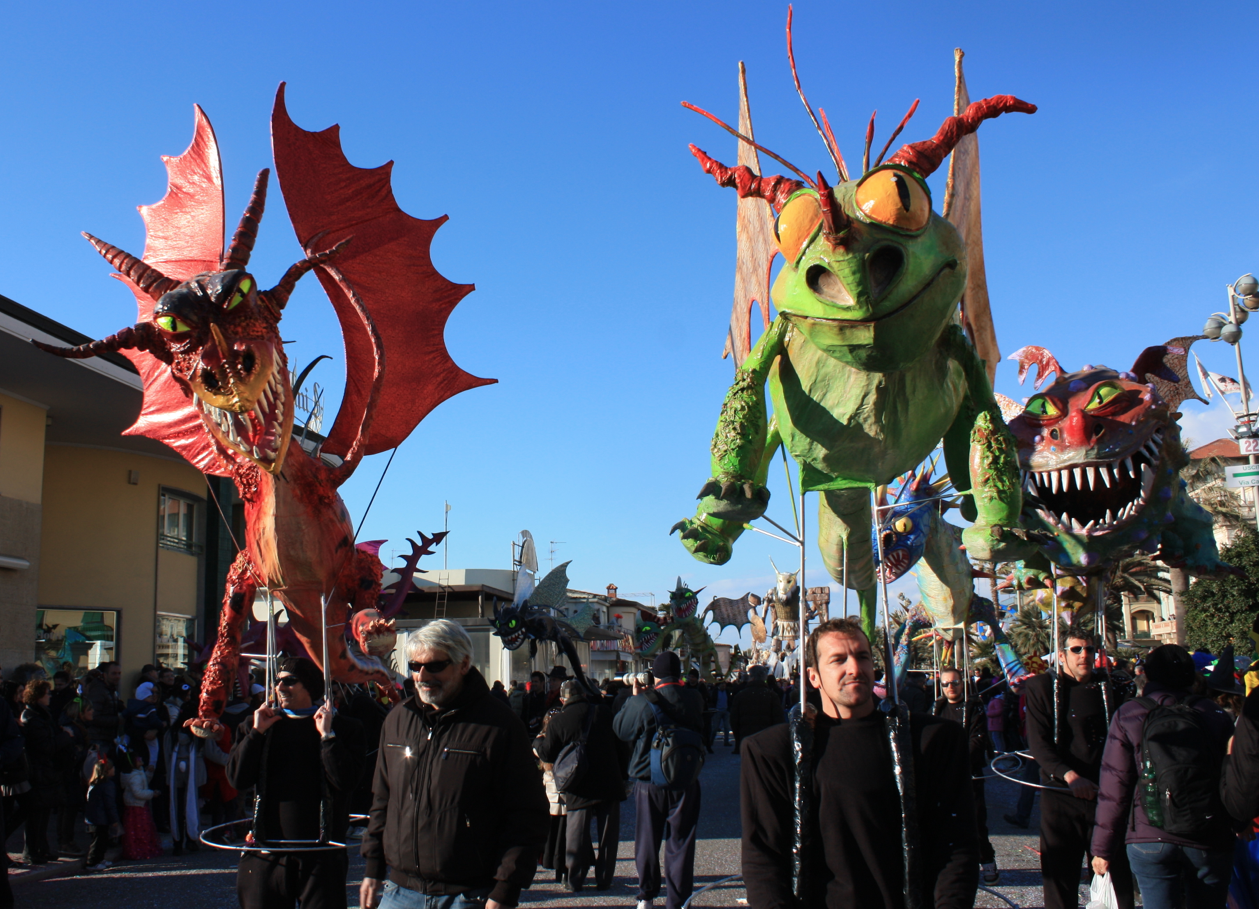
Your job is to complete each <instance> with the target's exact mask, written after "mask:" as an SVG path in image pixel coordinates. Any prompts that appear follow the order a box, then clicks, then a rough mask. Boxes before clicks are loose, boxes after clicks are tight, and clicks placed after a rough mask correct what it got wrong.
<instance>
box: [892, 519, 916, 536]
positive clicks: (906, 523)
mask: <svg viewBox="0 0 1259 909" xmlns="http://www.w3.org/2000/svg"><path fill="white" fill-rule="evenodd" d="M892 526H893V527H894V528H895V529H896V532H897V533H909V532H910V531H911V530H913V529H914V522H913V521H912V520H911V519H910V518H897V519H896V522H895V523H893V524H892Z"/></svg>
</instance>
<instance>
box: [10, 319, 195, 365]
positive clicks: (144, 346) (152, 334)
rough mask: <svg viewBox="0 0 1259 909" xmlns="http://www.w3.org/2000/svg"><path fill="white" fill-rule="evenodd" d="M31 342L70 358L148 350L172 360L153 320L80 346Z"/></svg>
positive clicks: (79, 358) (76, 358)
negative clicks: (58, 345) (60, 345)
mask: <svg viewBox="0 0 1259 909" xmlns="http://www.w3.org/2000/svg"><path fill="white" fill-rule="evenodd" d="M31 343H32V344H34V345H35V346H36V347H38V348H39V349H40V350H46V351H48V353H50V354H56V355H57V356H59V357H65V358H66V359H68V360H86V359H88V358H89V357H99V356H100V355H101V354H104V353H111V352H113V351H118V350H147V351H148V352H149V353H151V354H153V355H154V356H156V357H157V358H158V359H159V360H162V361H163V362H166V363H169V362H170V353H169V352H168V351H167V349H166V345H165V344H163V343H162V338H161V336H160V335H159V334H158V331H157V329H156V328H155V327H154V326H153V323H151V322H139V323H137V324H136V325H135V326H133V327H130V328H124V329H123V330H122V331H120V332H118V333H116V334H112V335H110V336H109V337H108V338H102V339H101V340H99V341H92V342H90V343H87V344H80V345H79V346H78V347H57V346H55V345H53V344H45V343H43V342H42V341H36V340H34V339H33V338H32V339H31Z"/></svg>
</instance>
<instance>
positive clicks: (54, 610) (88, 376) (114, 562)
mask: <svg viewBox="0 0 1259 909" xmlns="http://www.w3.org/2000/svg"><path fill="white" fill-rule="evenodd" d="M31 339H36V340H40V341H44V342H47V343H50V344H57V345H63V346H68V345H73V344H81V343H84V342H85V341H88V340H91V339H89V338H87V337H85V336H83V335H80V334H79V333H78V332H75V331H73V330H71V329H69V328H67V327H66V326H64V325H61V324H59V323H57V322H54V321H53V320H51V319H48V318H47V317H45V316H42V315H40V314H39V313H36V312H34V311H32V310H29V309H27V308H26V307H24V306H21V305H19V304H17V303H14V302H13V301H12V300H9V299H7V298H5V297H0V665H2V666H3V667H4V669H5V670H6V671H7V670H9V669H11V668H12V667H13V666H15V665H16V664H18V663H23V662H30V661H32V660H35V661H38V662H41V663H43V664H44V666H45V667H46V668H47V669H48V670H49V672H50V673H51V672H52V671H54V670H56V669H59V668H66V666H67V664H68V665H69V666H70V667H73V669H74V670H75V671H76V672H79V673H81V672H83V671H85V670H86V669H88V668H90V667H93V666H95V665H96V664H98V663H100V662H101V661H103V660H109V659H116V660H118V661H119V662H121V663H122V667H123V677H124V680H125V686H124V687H125V688H128V689H129V686H130V684H132V682H133V680H134V677H135V675H136V673H138V671H139V669H140V667H141V666H143V665H144V664H145V663H149V662H155V661H156V660H159V659H160V660H162V661H164V662H166V663H168V664H171V665H174V666H181V665H182V664H183V663H184V661H185V660H186V658H187V646H186V644H185V642H184V638H185V637H189V638H194V639H201V637H202V633H203V629H202V628H201V626H200V623H199V620H200V619H201V617H202V616H203V613H204V598H205V597H204V590H205V589H206V586H207V581H206V578H205V571H206V567H205V563H206V559H205V553H204V547H205V542H206V541H205V536H206V518H207V513H206V511H207V509H206V499H205V495H206V481H205V478H204V477H203V476H202V474H201V473H200V472H199V471H198V470H196V469H195V468H193V467H192V466H190V465H189V464H188V463H187V462H185V461H184V460H183V459H182V458H180V457H178V456H177V455H176V454H175V453H174V452H172V451H171V450H170V449H168V448H167V447H166V446H165V445H162V444H161V443H159V442H155V441H153V440H151V439H147V438H143V437H139V436H124V435H123V434H122V433H123V430H125V429H126V428H127V427H128V426H130V425H131V423H132V422H133V421H134V420H135V417H136V415H137V414H138V413H139V411H140V402H141V397H142V395H141V384H140V377H139V375H138V374H137V373H136V371H135V369H134V368H133V367H132V366H131V363H130V362H129V361H128V360H126V358H124V357H122V356H120V355H118V354H108V355H106V356H104V357H97V358H93V359H87V360H63V359H60V358H57V357H53V356H50V355H49V354H46V353H44V352H42V351H40V350H37V349H36V348H35V347H33V346H32V345H31V343H30V341H31ZM216 520H217V518H216ZM123 694H124V695H128V694H130V691H129V690H125V691H124V692H123Z"/></svg>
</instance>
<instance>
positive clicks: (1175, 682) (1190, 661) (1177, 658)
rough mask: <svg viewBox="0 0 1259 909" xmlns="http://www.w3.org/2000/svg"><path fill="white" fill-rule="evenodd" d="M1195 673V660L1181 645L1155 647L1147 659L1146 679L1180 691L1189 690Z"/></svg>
mask: <svg viewBox="0 0 1259 909" xmlns="http://www.w3.org/2000/svg"><path fill="white" fill-rule="evenodd" d="M1195 671H1196V667H1195V665H1194V658H1193V657H1191V656H1190V655H1189V651H1187V650H1185V648H1183V647H1181V646H1180V645H1179V644H1164V645H1163V646H1162V647H1155V648H1154V649H1153V650H1151V651H1150V655H1149V656H1148V657H1146V658H1145V677H1146V678H1147V679H1149V680H1150V681H1151V682H1157V683H1158V684H1160V685H1166V686H1167V687H1168V688H1174V689H1176V690H1178V691H1187V690H1189V688H1190V686H1192V685H1193V676H1194V672H1195Z"/></svg>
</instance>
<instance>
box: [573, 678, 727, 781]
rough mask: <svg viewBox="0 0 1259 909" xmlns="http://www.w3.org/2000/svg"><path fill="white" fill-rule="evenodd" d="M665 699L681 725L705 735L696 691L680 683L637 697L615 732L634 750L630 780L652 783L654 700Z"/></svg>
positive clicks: (629, 703) (627, 704) (628, 704)
mask: <svg viewBox="0 0 1259 909" xmlns="http://www.w3.org/2000/svg"><path fill="white" fill-rule="evenodd" d="M652 698H661V699H663V700H666V701H668V702H669V703H670V704H671V705H673V707H674V709H675V710H676V711H680V712H681V714H682V720H681V722H680V724H679V725H682V726H685V727H687V728H688V729H693V730H695V731H696V732H699V733H702V732H703V731H704V699H703V698H702V697H700V694H699V692H698V691H696V690H695V689H693V688H684V687H682V686H681V685H679V684H676V683H669V684H661V685H659V686H657V687H656V688H653V689H651V691H650V693H649V692H643V693H642V694H639V695H635V696H634V697H632V698H630V699H629V700H628V701H626V702H625V706H624V707H623V708H622V709H621V712H620V713H618V714H617V715H616V718H615V719H614V720H613V723H612V728H613V729H614V730H615V731H616V734H617V737H618V738H620V739H621V741H623V742H629V743H631V745H632V746H633V749H634V751H633V754H632V755H631V756H630V764H629V776H630V779H634V780H642V781H643V782H650V781H651V742H652V739H654V738H655V737H656V712H655V710H653V709H652V705H651V699H652ZM552 722H554V720H552Z"/></svg>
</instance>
